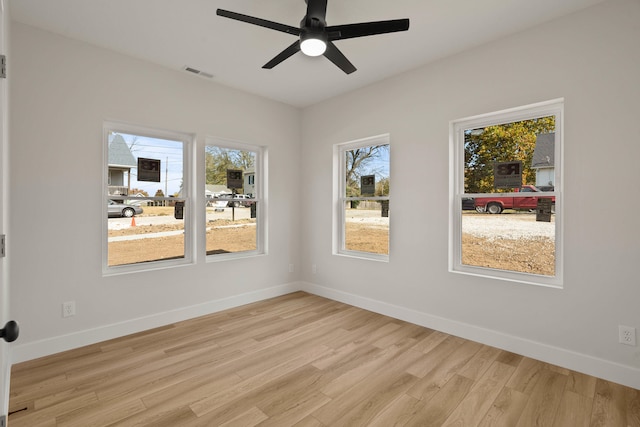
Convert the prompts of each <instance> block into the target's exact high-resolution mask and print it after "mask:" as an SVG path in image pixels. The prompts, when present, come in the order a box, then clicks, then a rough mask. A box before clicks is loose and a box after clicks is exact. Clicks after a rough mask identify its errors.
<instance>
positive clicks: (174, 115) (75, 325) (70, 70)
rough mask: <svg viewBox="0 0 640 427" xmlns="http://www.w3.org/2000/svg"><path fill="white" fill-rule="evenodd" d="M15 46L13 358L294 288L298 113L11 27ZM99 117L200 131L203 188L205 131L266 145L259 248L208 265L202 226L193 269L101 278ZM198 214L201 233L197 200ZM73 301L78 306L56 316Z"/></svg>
mask: <svg viewBox="0 0 640 427" xmlns="http://www.w3.org/2000/svg"><path fill="white" fill-rule="evenodd" d="M10 42H11V43H12V50H13V55H12V70H13V72H12V79H11V82H10V83H11V85H10V90H11V95H12V102H11V118H10V120H11V130H10V131H11V135H10V136H11V139H10V141H11V142H10V163H11V172H10V179H11V200H10V201H9V211H10V228H11V232H10V236H11V252H12V253H11V268H10V286H11V298H12V301H11V316H13V318H15V319H18V320H19V321H20V324H21V332H22V336H21V339H20V342H19V343H16V348H15V351H14V356H15V358H14V359H16V360H22V359H26V358H31V357H34V356H38V355H41V354H42V353H45V352H47V353H48V352H52V351H56V350H61V349H64V348H66V347H73V346H75V345H80V344H84V343H86V342H87V341H88V340H96V339H103V338H106V337H110V336H115V335H118V334H122V333H127V332H131V331H134V330H138V329H143V328H146V327H151V326H155V325H157V324H162V323H166V322H170V321H172V320H173V319H180V318H183V317H190V316H192V315H197V314H201V313H206V312H209V311H211V310H215V309H219V308H224V307H227V306H230V305H237V304H240V303H244V302H248V301H251V300H255V299H261V298H265V297H267V296H270V295H274V294H279V293H282V292H287V291H289V290H290V289H291V287H290V286H289V284H290V283H292V282H295V280H294V279H295V275H294V274H290V273H289V263H297V259H298V253H299V249H300V248H299V239H298V232H297V231H298V223H297V221H298V220H297V213H298V212H297V209H298V205H299V203H297V202H296V201H294V200H291V199H290V197H289V196H290V195H291V194H297V193H299V190H298V184H297V180H295V179H291V175H292V174H293V176H297V175H298V172H297V165H298V163H299V162H298V159H299V152H300V148H299V147H300V144H299V140H300V115H301V113H300V111H299V110H297V109H295V108H293V107H290V106H287V105H285V104H281V103H277V102H273V101H270V100H266V99H263V98H259V97H256V96H253V95H249V94H246V93H243V92H240V91H237V90H234V89H229V88H226V87H223V86H220V85H216V84H214V83H211V82H209V81H205V80H202V79H200V78H198V77H194V76H191V75H188V74H187V73H182V72H179V71H172V70H168V69H164V68H161V67H158V66H155V65H152V64H149V63H146V62H143V61H138V60H136V59H132V58H129V57H126V56H122V55H119V54H116V53H113V52H110V51H107V50H104V49H100V48H97V47H93V46H90V45H88V44H85V43H80V42H77V41H73V40H70V39H66V38H63V37H60V36H56V35H53V34H49V33H46V32H43V31H40V30H37V29H34V28H31V27H28V26H25V25H22V24H18V23H15V25H14V26H13V27H12V33H11V40H10ZM105 120H116V121H124V122H128V123H132V124H137V125H142V126H148V127H157V128H160V129H168V130H174V131H180V132H188V133H193V134H195V135H196V139H197V148H196V150H195V151H196V152H197V158H196V162H195V165H196V170H195V172H196V173H197V180H196V189H198V188H199V189H202V191H200V192H199V193H201V194H204V186H205V183H204V144H205V138H206V137H207V136H213V137H221V138H225V139H231V140H236V141H240V142H244V143H249V144H255V145H264V146H267V148H268V157H269V170H268V180H269V184H270V188H269V200H268V215H269V248H270V250H269V253H268V255H267V256H262V257H257V258H251V259H241V260H235V261H229V262H224V263H219V262H214V263H206V262H205V261H204V257H203V256H202V254H203V253H204V238H203V236H200V237H199V238H198V241H197V245H198V248H199V254H200V256H199V257H198V259H197V263H196V264H195V265H190V266H185V267H179V268H171V269H165V270H159V271H153V272H144V273H136V274H127V275H120V276H112V277H102V273H101V268H102V267H101V265H102V264H101V257H102V252H101V251H102V246H101V245H102V240H101V238H102V233H103V228H102V225H101V218H102V210H103V209H104V200H102V183H103V179H102V171H103V163H104V158H103V142H102V125H103V121H105ZM65 206H66V207H65ZM203 206H204V202H203V201H202V205H201V207H203ZM198 220H199V221H200V223H199V224H198V227H199V229H200V230H203V227H202V224H203V223H204V210H203V209H202V212H199V214H198ZM71 300H74V301H76V303H77V313H78V314H77V316H75V317H72V318H65V319H63V318H62V317H61V303H62V302H63V301H71ZM60 337H64V338H60Z"/></svg>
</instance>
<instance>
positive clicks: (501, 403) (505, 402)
mask: <svg viewBox="0 0 640 427" xmlns="http://www.w3.org/2000/svg"><path fill="white" fill-rule="evenodd" d="M527 400H528V396H527V395H526V394H524V393H521V392H519V391H517V390H514V389H511V388H509V387H503V388H502V390H500V393H499V394H498V397H497V398H496V400H495V401H494V402H493V405H492V406H491V408H490V409H489V411H488V412H487V415H485V416H484V418H483V419H482V421H480V424H478V427H513V426H515V425H516V424H517V423H518V420H519V419H520V415H522V411H524V408H525V406H526V405H527Z"/></svg>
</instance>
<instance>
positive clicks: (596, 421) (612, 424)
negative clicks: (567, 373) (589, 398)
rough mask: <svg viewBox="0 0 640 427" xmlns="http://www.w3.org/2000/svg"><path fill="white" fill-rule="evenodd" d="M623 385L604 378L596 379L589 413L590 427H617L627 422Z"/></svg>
mask: <svg viewBox="0 0 640 427" xmlns="http://www.w3.org/2000/svg"><path fill="white" fill-rule="evenodd" d="M626 399H627V398H626V389H625V387H623V386H621V385H618V384H614V383H611V382H609V381H605V380H597V381H596V394H595V397H594V400H593V413H592V415H591V423H590V425H591V426H592V427H605V426H608V427H617V426H625V425H626V423H627V400H626Z"/></svg>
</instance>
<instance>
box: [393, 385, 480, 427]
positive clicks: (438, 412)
mask: <svg viewBox="0 0 640 427" xmlns="http://www.w3.org/2000/svg"><path fill="white" fill-rule="evenodd" d="M472 386H473V380H471V379H469V378H466V377H463V376H462V375H453V376H452V377H451V379H450V380H449V381H447V382H446V383H445V384H444V385H443V386H442V388H441V389H440V390H438V392H437V393H435V395H434V396H433V397H432V398H431V399H430V400H429V404H428V405H425V406H423V407H422V408H420V410H419V411H417V413H416V414H415V415H414V416H413V417H412V418H411V419H410V420H409V422H407V424H406V425H407V426H416V427H422V426H441V425H442V424H443V423H444V422H445V420H446V419H447V418H448V417H449V415H450V414H451V413H452V412H453V411H454V410H455V408H456V407H457V406H458V404H459V403H460V402H461V401H462V400H463V399H464V398H465V397H466V395H467V393H469V390H470V389H471V387H472Z"/></svg>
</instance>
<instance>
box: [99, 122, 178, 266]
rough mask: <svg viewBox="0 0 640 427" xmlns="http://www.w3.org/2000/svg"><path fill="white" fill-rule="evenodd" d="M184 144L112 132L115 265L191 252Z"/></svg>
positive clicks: (110, 237) (110, 238)
mask: <svg viewBox="0 0 640 427" xmlns="http://www.w3.org/2000/svg"><path fill="white" fill-rule="evenodd" d="M183 145H184V144H183V142H182V141H174V140H167V139H159V138H151V137H146V136H143V135H134V134H127V133H115V132H111V133H109V147H108V188H107V194H108V195H107V197H108V199H107V201H106V204H107V207H106V208H107V211H108V224H107V253H108V260H107V265H108V266H109V267H112V266H119V265H127V264H137V263H144V262H149V261H160V260H168V259H176V258H184V257H185V238H184V233H185V227H184V219H183V218H184V209H182V211H181V215H180V214H177V213H178V211H180V206H181V205H182V206H184V204H185V199H184V198H182V194H181V193H182V190H183V189H182V186H183V164H184V160H183V157H184V156H183V152H184V147H183ZM176 205H177V206H176Z"/></svg>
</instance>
